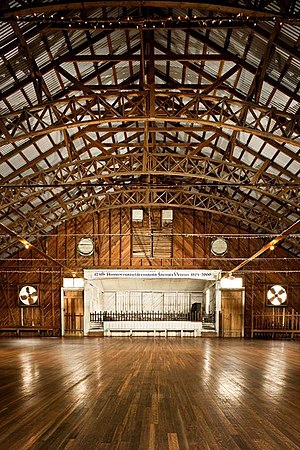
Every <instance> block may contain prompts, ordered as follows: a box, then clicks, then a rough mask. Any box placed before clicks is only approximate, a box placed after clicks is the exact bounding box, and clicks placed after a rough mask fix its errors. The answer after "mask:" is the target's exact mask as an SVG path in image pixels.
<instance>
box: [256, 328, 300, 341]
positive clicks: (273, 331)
mask: <svg viewBox="0 0 300 450" xmlns="http://www.w3.org/2000/svg"><path fill="white" fill-rule="evenodd" d="M252 333H253V337H254V335H261V336H265V337H268V336H270V337H271V338H274V337H275V335H277V336H278V335H279V334H282V335H283V336H285V337H287V338H288V337H289V336H288V335H289V334H290V335H291V336H290V338H291V339H293V338H294V335H297V334H300V330H288V329H281V328H264V329H258V328H255V329H254V330H252ZM256 337H258V336H256Z"/></svg>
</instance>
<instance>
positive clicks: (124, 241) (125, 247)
mask: <svg viewBox="0 0 300 450" xmlns="http://www.w3.org/2000/svg"><path fill="white" fill-rule="evenodd" d="M120 222H121V226H120V230H121V233H122V236H121V265H122V266H123V267H127V266H130V265H131V246H132V243H131V227H130V210H128V209H126V208H124V209H123V210H121V213H120Z"/></svg>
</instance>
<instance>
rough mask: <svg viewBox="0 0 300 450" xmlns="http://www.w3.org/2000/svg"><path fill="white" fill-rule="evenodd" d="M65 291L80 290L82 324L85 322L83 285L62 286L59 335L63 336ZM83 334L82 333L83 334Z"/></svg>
mask: <svg viewBox="0 0 300 450" xmlns="http://www.w3.org/2000/svg"><path fill="white" fill-rule="evenodd" d="M65 291H77V292H78V291H82V293H83V294H82V299H83V324H84V323H85V320H84V318H85V309H84V288H83V287H76V288H74V287H62V288H61V290H60V319H61V320H60V322H61V323H60V326H61V336H65ZM83 335H84V334H83Z"/></svg>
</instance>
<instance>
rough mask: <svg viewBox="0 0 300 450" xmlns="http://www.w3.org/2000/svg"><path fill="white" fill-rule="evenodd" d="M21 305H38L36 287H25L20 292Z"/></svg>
mask: <svg viewBox="0 0 300 450" xmlns="http://www.w3.org/2000/svg"><path fill="white" fill-rule="evenodd" d="M19 299H20V303H21V305H25V306H32V305H37V303H38V293H37V288H36V287H34V286H23V287H22V288H21V289H20V292H19Z"/></svg>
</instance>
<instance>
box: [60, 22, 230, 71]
mask: <svg viewBox="0 0 300 450" xmlns="http://www.w3.org/2000/svg"><path fill="white" fill-rule="evenodd" d="M146 31H148V32H149V30H146ZM144 33H145V32H144ZM144 59H145V61H149V60H152V61H154V62H155V61H173V62H174V61H175V62H176V61H180V62H182V61H195V62H198V61H232V62H236V58H235V57H233V56H228V55H222V54H215V55H211V54H210V55H208V54H205V55H201V54H194V55H192V54H184V55H173V54H165V55H161V54H157V53H156V54H155V53H153V54H152V55H150V54H147V55H145V58H144ZM141 60H142V55H140V54H138V55H134V54H132V53H130V54H129V53H125V54H120V55H99V54H97V55H68V56H67V57H65V59H64V62H115V63H118V62H128V61H132V62H133V61H141Z"/></svg>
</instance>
